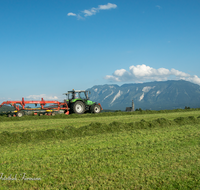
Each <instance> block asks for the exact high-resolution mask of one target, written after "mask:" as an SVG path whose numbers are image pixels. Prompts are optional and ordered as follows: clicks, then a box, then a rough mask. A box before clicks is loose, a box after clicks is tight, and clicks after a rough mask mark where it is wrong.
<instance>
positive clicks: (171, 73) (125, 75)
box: [105, 64, 200, 85]
mask: <svg viewBox="0 0 200 190" xmlns="http://www.w3.org/2000/svg"><path fill="white" fill-rule="evenodd" d="M105 79H107V80H109V81H115V82H127V81H134V82H145V81H164V80H172V79H174V80H180V79H182V80H186V81H190V82H193V83H196V84H199V85H200V78H198V76H196V75H194V76H192V75H190V74H187V73H184V72H182V71H179V70H176V69H173V68H172V69H171V70H169V69H166V68H159V69H154V68H153V67H150V66H147V65H144V64H142V65H136V66H134V65H132V66H130V67H129V71H126V70H125V69H119V70H116V71H115V72H114V73H113V74H112V75H106V76H105Z"/></svg>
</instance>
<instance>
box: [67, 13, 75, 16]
mask: <svg viewBox="0 0 200 190" xmlns="http://www.w3.org/2000/svg"><path fill="white" fill-rule="evenodd" d="M67 16H76V14H75V13H68V14H67Z"/></svg>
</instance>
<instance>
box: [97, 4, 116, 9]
mask: <svg viewBox="0 0 200 190" xmlns="http://www.w3.org/2000/svg"><path fill="white" fill-rule="evenodd" d="M115 8H117V5H115V4H112V3H108V4H107V5H99V10H108V9H115Z"/></svg>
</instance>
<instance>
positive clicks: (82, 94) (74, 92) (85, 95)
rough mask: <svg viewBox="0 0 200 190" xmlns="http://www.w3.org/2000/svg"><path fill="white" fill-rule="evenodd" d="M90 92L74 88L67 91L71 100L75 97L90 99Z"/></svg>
mask: <svg viewBox="0 0 200 190" xmlns="http://www.w3.org/2000/svg"><path fill="white" fill-rule="evenodd" d="M88 94H90V91H86V90H74V89H73V90H72V91H68V92H67V93H65V95H66V96H67V99H68V100H69V101H70V100H73V99H82V100H89V96H88Z"/></svg>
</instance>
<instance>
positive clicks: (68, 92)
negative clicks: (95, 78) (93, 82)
mask: <svg viewBox="0 0 200 190" xmlns="http://www.w3.org/2000/svg"><path fill="white" fill-rule="evenodd" d="M73 92H88V90H71V91H67V93H64V94H66V95H67V94H71V93H73Z"/></svg>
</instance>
